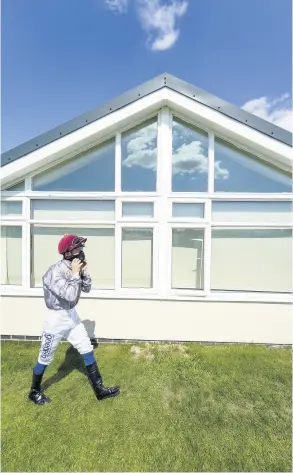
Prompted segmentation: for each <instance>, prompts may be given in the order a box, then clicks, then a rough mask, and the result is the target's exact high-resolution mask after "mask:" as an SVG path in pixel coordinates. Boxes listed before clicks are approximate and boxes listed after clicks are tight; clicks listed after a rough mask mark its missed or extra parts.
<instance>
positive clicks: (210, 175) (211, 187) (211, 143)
mask: <svg viewBox="0 0 293 473" xmlns="http://www.w3.org/2000/svg"><path fill="white" fill-rule="evenodd" d="M214 163H215V135H214V133H211V132H209V151H208V192H209V194H212V193H213V192H214V174H215V172H214V169H215V164H214Z"/></svg>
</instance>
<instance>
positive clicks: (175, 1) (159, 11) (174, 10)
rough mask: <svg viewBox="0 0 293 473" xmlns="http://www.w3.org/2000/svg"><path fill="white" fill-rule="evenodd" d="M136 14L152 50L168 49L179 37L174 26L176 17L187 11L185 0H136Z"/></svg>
mask: <svg viewBox="0 0 293 473" xmlns="http://www.w3.org/2000/svg"><path fill="white" fill-rule="evenodd" d="M137 5H138V14H139V19H140V22H141V25H142V27H143V29H144V30H145V31H146V32H147V33H148V41H147V43H148V44H150V47H151V49H152V51H165V50H166V49H170V48H171V47H172V46H174V44H175V43H176V41H177V40H178V38H179V34H180V32H179V29H178V28H176V27H175V23H176V20H177V18H180V17H182V16H183V15H185V13H186V12H187V8H188V2H187V1H186V0H172V2H171V3H166V2H162V1H161V0H138V1H137Z"/></svg>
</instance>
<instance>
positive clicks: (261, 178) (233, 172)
mask: <svg viewBox="0 0 293 473" xmlns="http://www.w3.org/2000/svg"><path fill="white" fill-rule="evenodd" d="M214 175H215V181H214V182H215V192H265V193H266V192H269V193H276V192H291V189H292V187H291V186H292V181H291V177H290V175H289V173H285V172H283V171H282V170H281V169H279V168H277V167H275V166H273V165H271V164H269V163H267V162H265V161H263V160H260V159H259V158H257V157H255V156H253V155H252V154H249V153H247V152H245V151H243V150H241V149H239V148H237V147H236V146H233V145H231V144H229V143H227V142H225V141H223V140H221V139H219V138H216V139H215V167H214Z"/></svg>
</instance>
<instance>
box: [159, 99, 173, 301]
mask: <svg viewBox="0 0 293 473" xmlns="http://www.w3.org/2000/svg"><path fill="white" fill-rule="evenodd" d="M158 179H159V181H158V191H159V194H160V198H159V201H158V202H157V205H158V208H157V217H158V221H159V227H158V248H159V249H160V251H159V252H158V291H159V294H160V295H161V296H162V297H164V296H166V295H167V294H168V292H169V291H170V283H169V281H171V279H170V271H171V266H170V264H168V262H169V259H170V258H171V246H170V236H169V233H170V228H169V226H168V223H167V221H168V217H169V211H170V204H169V201H168V194H170V192H171V187H172V115H171V112H170V110H169V109H168V108H167V107H164V108H162V109H161V111H160V114H159V126H158Z"/></svg>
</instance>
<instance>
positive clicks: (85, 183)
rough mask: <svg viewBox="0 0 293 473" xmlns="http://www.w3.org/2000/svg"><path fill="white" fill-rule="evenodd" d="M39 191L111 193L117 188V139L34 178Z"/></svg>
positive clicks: (34, 185) (34, 186) (35, 186)
mask: <svg viewBox="0 0 293 473" xmlns="http://www.w3.org/2000/svg"><path fill="white" fill-rule="evenodd" d="M32 187H33V190H35V191H73V192H111V191H114V190H115V140H114V139H113V140H111V141H108V142H107V143H103V144H102V145H100V146H97V147H95V148H92V149H91V150H89V151H86V152H84V153H83V154H81V155H79V156H77V157H76V158H73V159H70V160H69V161H66V162H64V163H62V164H59V165H58V166H56V167H54V168H52V169H49V170H48V171H45V172H43V173H41V174H38V175H37V176H35V177H34V178H33V185H32Z"/></svg>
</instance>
